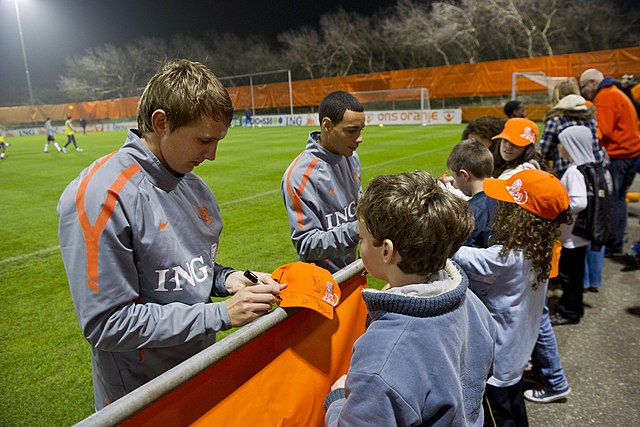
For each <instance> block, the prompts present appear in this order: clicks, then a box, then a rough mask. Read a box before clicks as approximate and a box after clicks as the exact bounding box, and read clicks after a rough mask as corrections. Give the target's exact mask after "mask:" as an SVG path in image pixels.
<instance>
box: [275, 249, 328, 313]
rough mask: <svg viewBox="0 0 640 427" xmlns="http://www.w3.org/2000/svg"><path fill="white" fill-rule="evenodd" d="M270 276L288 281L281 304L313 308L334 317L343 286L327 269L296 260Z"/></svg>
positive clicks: (281, 296)
mask: <svg viewBox="0 0 640 427" xmlns="http://www.w3.org/2000/svg"><path fill="white" fill-rule="evenodd" d="M271 277H272V278H273V280H275V281H277V282H278V283H286V284H287V287H286V289H283V290H282V291H281V292H280V298H282V300H281V301H279V303H278V304H279V305H280V307H305V308H310V309H311V310H314V311H317V312H318V313H320V314H322V315H323V316H325V317H328V318H329V319H333V310H334V307H335V306H337V305H338V302H340V286H338V284H337V283H336V281H335V279H334V278H333V276H332V275H331V273H330V272H329V271H328V270H325V269H324V268H321V267H318V266H317V265H315V264H310V263H306V262H301V261H297V262H292V263H290V264H285V265H283V266H281V267H278V268H277V269H276V270H275V271H274V272H273V273H272V274H271Z"/></svg>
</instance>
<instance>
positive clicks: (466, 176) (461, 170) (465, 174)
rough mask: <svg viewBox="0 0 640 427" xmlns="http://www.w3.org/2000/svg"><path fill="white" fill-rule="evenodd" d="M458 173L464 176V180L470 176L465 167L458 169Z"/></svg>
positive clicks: (467, 179)
mask: <svg viewBox="0 0 640 427" xmlns="http://www.w3.org/2000/svg"><path fill="white" fill-rule="evenodd" d="M459 174H460V175H462V176H463V177H464V180H465V181H469V178H470V176H471V174H469V172H467V170H466V169H460V172H459Z"/></svg>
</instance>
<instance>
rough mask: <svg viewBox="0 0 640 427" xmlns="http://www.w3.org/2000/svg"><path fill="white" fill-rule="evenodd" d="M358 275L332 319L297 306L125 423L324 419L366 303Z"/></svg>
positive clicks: (313, 422) (241, 424) (309, 422)
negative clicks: (331, 388)
mask: <svg viewBox="0 0 640 427" xmlns="http://www.w3.org/2000/svg"><path fill="white" fill-rule="evenodd" d="M364 287H366V280H365V278H364V277H361V276H358V277H355V278H353V279H351V280H349V281H347V282H345V283H343V284H342V286H341V290H342V301H341V302H340V304H339V305H338V306H337V307H336V312H335V316H334V318H333V319H332V320H329V319H327V318H326V317H324V316H322V315H320V314H318V313H316V312H314V311H311V310H308V309H302V310H301V311H299V312H298V313H296V314H294V315H292V316H291V317H289V318H287V319H286V320H285V321H283V322H282V323H280V324H278V325H277V326H275V327H274V328H272V329H270V330H269V331H267V332H265V333H263V334H261V335H260V336H259V337H258V338H256V339H254V340H253V341H251V342H249V343H248V344H246V345H245V346H243V347H241V348H240V349H238V350H236V351H235V352H233V353H231V354H230V355H229V356H227V357H226V358H224V359H222V360H221V361H220V362H218V363H216V364H214V365H212V366H210V367H209V368H207V369H206V370H205V371H203V372H202V373H201V374H199V375H198V376H196V377H194V378H193V379H191V380H190V381H188V382H186V383H185V384H183V385H182V386H180V387H178V388H177V389H175V390H173V391H172V392H171V393H169V394H167V395H165V396H163V397H161V398H159V399H158V400H156V401H155V402H154V403H153V404H151V405H150V406H148V407H146V408H145V409H143V410H142V411H140V412H138V413H137V414H135V415H134V416H133V417H131V418H129V419H128V420H127V421H126V422H124V423H123V425H131V426H141V425H148V426H176V425H195V426H204V425H207V426H211V425H215V426H218V425H220V426H222V425H224V426H231V427H233V426H238V427H246V426H323V425H324V409H323V407H322V405H323V402H324V398H325V397H326V395H327V394H328V393H329V390H330V387H331V385H332V384H333V382H334V381H335V380H336V379H337V378H339V377H340V376H342V375H343V374H346V373H347V370H348V368H349V363H350V361H351V350H352V346H353V343H354V342H355V340H356V339H357V338H358V337H359V336H360V335H361V334H362V333H363V332H364V326H365V320H366V314H367V309H366V307H365V305H364V301H363V299H362V296H361V295H360V293H361V292H360V291H361V290H362V289H363V288H364Z"/></svg>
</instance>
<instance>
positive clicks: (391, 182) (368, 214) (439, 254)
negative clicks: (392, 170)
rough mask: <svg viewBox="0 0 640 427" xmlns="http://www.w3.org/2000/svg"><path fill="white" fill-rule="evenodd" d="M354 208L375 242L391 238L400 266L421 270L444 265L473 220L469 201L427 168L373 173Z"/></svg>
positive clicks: (414, 271) (413, 271)
mask: <svg viewBox="0 0 640 427" xmlns="http://www.w3.org/2000/svg"><path fill="white" fill-rule="evenodd" d="M356 213H357V216H358V219H359V220H360V221H361V222H362V223H363V225H364V226H365V227H367V230H368V231H369V233H371V236H372V237H373V244H374V245H375V246H380V245H382V242H383V241H384V239H389V240H391V241H392V242H393V245H394V247H395V248H396V249H397V251H398V253H399V254H400V257H401V258H402V261H401V262H400V263H399V264H398V268H400V270H401V271H402V272H404V273H405V274H420V275H423V276H427V275H430V274H432V273H434V272H436V271H438V270H441V269H442V268H444V265H445V262H446V260H447V258H448V257H450V256H452V255H453V254H454V253H455V252H456V251H457V250H458V248H460V246H461V245H462V243H464V242H465V240H466V239H467V237H469V234H470V233H471V230H472V229H473V225H474V222H473V213H472V212H471V209H470V208H469V205H468V203H467V202H466V201H464V200H462V199H461V198H460V197H457V196H455V195H453V194H451V193H450V192H448V191H446V190H444V189H442V188H441V187H440V186H439V185H438V183H437V180H436V179H435V178H434V177H433V176H431V175H429V174H427V173H426V172H405V173H399V174H394V175H380V176H377V177H375V178H373V179H372V180H371V182H370V183H369V185H368V186H367V189H366V191H365V192H364V195H363V196H362V198H361V199H360V201H359V202H358V208H357V211H356Z"/></svg>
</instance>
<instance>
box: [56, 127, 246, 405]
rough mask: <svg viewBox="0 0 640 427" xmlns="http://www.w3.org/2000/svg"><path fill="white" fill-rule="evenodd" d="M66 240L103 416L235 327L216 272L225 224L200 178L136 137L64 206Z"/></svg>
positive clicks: (88, 174) (98, 164)
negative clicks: (173, 166)
mask: <svg viewBox="0 0 640 427" xmlns="http://www.w3.org/2000/svg"><path fill="white" fill-rule="evenodd" d="M58 214H59V216H60V225H59V238H60V246H61V250H62V257H63V261H64V265H65V269H66V273H67V278H68V281H69V287H70V288H71V295H72V298H73V303H74V306H75V310H76V313H77V315H78V319H79V321H80V326H81V328H82V331H83V333H84V336H85V338H86V339H87V340H88V341H89V343H90V345H91V356H92V357H91V362H92V371H93V383H94V397H95V402H96V409H101V408H102V407H104V406H106V405H107V404H109V403H111V402H113V401H114V400H115V399H118V398H119V397H121V396H123V395H125V394H126V393H129V392H130V391H132V390H133V389H135V388H137V387H139V386H140V385H142V384H144V383H146V382H147V381H149V380H151V379H152V378H154V377H156V376H158V375H159V374H161V373H163V372H165V371H167V370H168V369H170V368H172V367H174V366H175V365H177V364H179V363H180V362H182V361H184V360H186V359H187V358H189V357H191V356H193V355H194V354H196V353H198V352H199V351H201V350H202V349H204V348H206V347H208V346H210V345H212V344H213V343H214V342H215V340H216V331H219V330H224V329H228V328H229V327H230V323H231V322H230V320H229V315H228V313H227V310H226V307H225V305H224V303H222V302H220V303H211V298H210V297H211V295H216V296H227V295H229V293H228V291H227V290H226V288H225V286H224V281H225V279H226V277H227V276H228V274H230V273H231V272H233V271H234V270H233V269H231V268H228V267H221V266H219V265H218V264H216V263H215V258H216V252H217V247H218V240H219V237H220V232H221V231H222V221H221V219H220V214H219V207H218V203H217V202H216V199H215V197H214V196H213V194H212V192H211V190H210V189H209V187H207V185H206V184H205V183H204V182H203V181H202V180H201V179H200V178H199V177H197V176H196V175H195V174H193V173H188V174H186V175H184V176H182V175H180V176H176V175H174V174H172V173H171V172H170V171H169V170H167V169H166V168H165V167H164V166H163V165H162V164H161V163H160V161H159V160H158V159H157V158H156V157H155V156H154V155H153V153H151V151H150V150H149V149H148V148H147V147H146V145H145V144H144V143H143V141H142V140H141V139H140V136H139V134H137V131H130V132H129V134H128V137H127V140H126V142H125V144H124V145H123V146H122V147H121V148H120V150H118V151H116V152H115V153H112V154H110V155H108V156H105V157H103V158H101V159H98V160H97V161H95V162H94V163H93V164H92V165H91V166H89V167H88V168H87V169H85V170H84V171H82V173H81V174H80V176H79V177H78V178H76V179H75V180H74V181H73V182H71V183H70V184H69V185H68V186H67V188H66V189H65V190H64V192H63V194H62V196H61V198H60V201H59V202H58Z"/></svg>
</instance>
